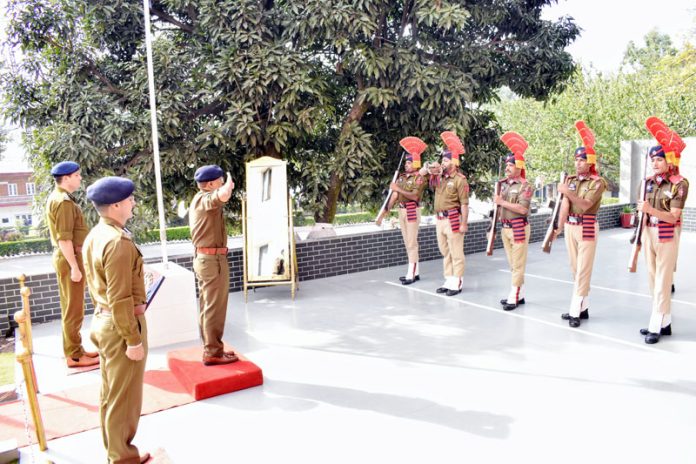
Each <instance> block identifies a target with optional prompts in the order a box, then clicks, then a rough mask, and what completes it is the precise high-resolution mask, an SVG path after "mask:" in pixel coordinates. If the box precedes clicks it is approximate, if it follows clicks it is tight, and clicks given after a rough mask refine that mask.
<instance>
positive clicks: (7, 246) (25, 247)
mask: <svg viewBox="0 0 696 464" xmlns="http://www.w3.org/2000/svg"><path fill="white" fill-rule="evenodd" d="M52 249H53V247H52V246H51V240H49V239H47V238H35V239H31V240H19V241H13V242H0V256H15V255H19V254H22V253H45V252H50V251H51V250H52Z"/></svg>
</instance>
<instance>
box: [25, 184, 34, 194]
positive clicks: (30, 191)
mask: <svg viewBox="0 0 696 464" xmlns="http://www.w3.org/2000/svg"><path fill="white" fill-rule="evenodd" d="M26 188H27V195H34V194H35V193H36V190H35V188H34V183H33V182H27V183H26Z"/></svg>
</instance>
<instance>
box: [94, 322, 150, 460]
mask: <svg viewBox="0 0 696 464" xmlns="http://www.w3.org/2000/svg"><path fill="white" fill-rule="evenodd" d="M136 317H137V319H138V325H139V327H140V336H141V338H142V341H143V348H144V349H145V358H143V359H142V360H141V361H132V360H130V359H128V357H127V356H126V344H125V342H124V340H123V338H121V336H120V335H119V334H118V331H117V330H116V326H115V325H114V322H113V319H112V317H111V314H102V313H97V314H95V315H94V318H93V319H92V331H91V339H92V343H94V346H96V347H97V349H98V350H99V361H100V363H101V365H100V367H101V376H102V387H101V393H100V395H99V414H100V423H101V429H102V440H103V441H104V447H105V448H106V452H107V455H108V459H109V463H112V464H131V463H132V464H136V463H139V462H140V453H139V452H138V448H137V447H136V446H135V445H133V444H131V442H132V441H133V438H134V437H135V433H136V431H137V430H138V422H139V421H140V412H141V409H142V406H143V377H144V375H145V361H146V360H147V323H146V322H145V315H140V316H136Z"/></svg>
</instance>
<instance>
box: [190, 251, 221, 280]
mask: <svg viewBox="0 0 696 464" xmlns="http://www.w3.org/2000/svg"><path fill="white" fill-rule="evenodd" d="M193 270H194V271H195V273H196V275H197V276H198V277H199V278H200V279H204V280H209V279H214V278H215V277H217V276H218V275H219V274H220V266H219V264H218V260H217V256H208V255H198V256H196V259H195V260H194V261H193Z"/></svg>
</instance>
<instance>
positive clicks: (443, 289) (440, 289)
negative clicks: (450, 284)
mask: <svg viewBox="0 0 696 464" xmlns="http://www.w3.org/2000/svg"><path fill="white" fill-rule="evenodd" d="M447 292H449V290H448V289H447V288H446V287H440V288H438V289H437V290H435V293H447Z"/></svg>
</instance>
